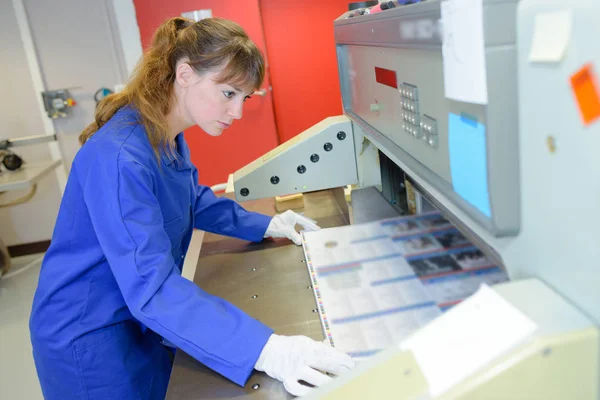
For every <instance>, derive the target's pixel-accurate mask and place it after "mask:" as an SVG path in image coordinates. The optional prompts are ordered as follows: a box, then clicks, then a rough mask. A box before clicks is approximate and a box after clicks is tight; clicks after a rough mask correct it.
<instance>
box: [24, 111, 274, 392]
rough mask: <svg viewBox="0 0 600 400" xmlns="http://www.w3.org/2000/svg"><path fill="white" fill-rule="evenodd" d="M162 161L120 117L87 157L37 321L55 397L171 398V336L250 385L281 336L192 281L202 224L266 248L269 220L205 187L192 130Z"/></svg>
mask: <svg viewBox="0 0 600 400" xmlns="http://www.w3.org/2000/svg"><path fill="white" fill-rule="evenodd" d="M176 143H177V154H176V157H175V158H173V157H172V156H170V155H168V154H167V153H165V152H161V153H160V161H158V160H157V158H156V155H155V153H154V151H153V149H152V146H151V145H150V142H149V140H148V137H147V135H146V132H145V130H144V128H143V126H142V125H141V124H139V123H138V114H137V113H136V112H135V111H134V110H133V109H132V108H130V107H125V108H123V109H121V110H120V111H118V112H117V113H116V114H115V115H114V116H113V117H112V118H111V119H110V120H109V121H108V122H107V123H106V124H105V125H104V126H103V127H102V128H101V129H99V130H98V132H96V133H95V134H94V135H93V136H92V137H91V138H90V139H89V140H88V141H87V142H86V143H85V145H84V146H83V147H82V148H81V149H80V150H79V152H78V153H77V155H76V157H75V160H74V162H73V165H72V168H71V172H70V174H69V180H68V182H67V186H66V189H65V193H64V196H63V199H62V203H61V206H60V210H59V213H58V219H57V222H56V226H55V229H54V233H53V236H52V242H51V245H50V248H49V249H48V251H47V253H46V256H45V257H44V261H43V264H42V269H41V273H40V277H39V283H38V288H37V291H36V293H35V298H34V302H33V309H32V314H31V319H30V332H31V341H32V345H33V354H34V360H35V363H36V368H37V372H38V377H39V379H40V383H41V386H42V391H43V393H44V396H45V397H46V398H47V399H60V400H65V399H102V400H107V399H113V398H114V399H119V400H128V399H155V398H156V399H159V398H160V399H162V398H164V396H165V392H166V387H167V382H168V377H169V373H170V368H171V362H170V357H169V350H167V348H165V347H164V346H162V345H161V344H160V343H161V340H162V338H164V339H166V340H167V341H169V342H171V343H173V344H175V345H176V346H177V347H178V348H180V349H182V350H184V351H185V352H186V353H188V354H190V355H191V356H193V357H194V358H196V359H197V360H199V361H200V362H201V363H203V364H205V365H206V366H208V367H209V368H211V369H213V370H214V371H216V372H218V373H220V374H222V375H223V376H225V377H227V378H229V379H230V380H232V381H233V382H235V383H237V384H239V385H244V384H245V382H246V381H247V379H248V377H249V376H250V374H251V372H252V369H253V367H254V364H255V363H256V360H257V359H258V356H259V355H260V352H261V351H262V349H263V347H264V345H265V343H266V341H267V339H268V338H269V336H270V335H271V333H272V330H271V329H270V328H268V327H267V326H265V325H264V324H262V323H261V322H259V321H257V320H256V319H254V318H252V317H250V316H248V315H247V314H245V313H244V312H243V311H241V310H239V309H238V308H236V307H235V306H233V305H232V304H230V303H228V302H227V301H225V300H223V299H220V298H218V297H215V296H212V295H210V294H208V293H206V292H204V291H203V290H202V289H200V288H199V287H198V286H196V285H195V284H194V283H192V282H190V281H188V280H186V279H184V278H182V277H181V268H182V265H183V259H184V256H185V253H186V251H187V247H188V245H189V242H190V238H191V234H192V227H195V228H198V229H202V230H205V231H209V232H214V233H218V234H222V235H228V236H233V237H237V238H241V239H244V240H249V241H256V242H258V241H260V240H262V239H263V236H264V234H265V231H266V229H267V227H268V224H269V222H270V220H271V218H270V217H268V216H265V215H262V214H257V213H251V212H248V211H246V210H244V209H243V208H242V207H241V206H240V205H238V204H237V203H236V202H234V201H232V200H229V199H226V198H217V197H216V196H215V195H214V194H213V192H212V191H211V190H210V188H207V187H205V186H201V185H198V184H197V182H198V172H197V170H196V168H195V167H194V166H193V165H192V163H191V161H190V152H189V148H188V147H187V144H186V143H185V140H184V137H183V134H179V135H178V136H177V138H176Z"/></svg>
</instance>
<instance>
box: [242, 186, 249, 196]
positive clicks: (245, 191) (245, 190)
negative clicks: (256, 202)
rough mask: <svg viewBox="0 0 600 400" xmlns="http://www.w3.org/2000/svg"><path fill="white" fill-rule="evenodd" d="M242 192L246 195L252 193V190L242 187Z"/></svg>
mask: <svg viewBox="0 0 600 400" xmlns="http://www.w3.org/2000/svg"><path fill="white" fill-rule="evenodd" d="M240 194H241V195H242V196H244V197H246V196H248V195H249V194H250V191H249V190H248V188H242V190H240Z"/></svg>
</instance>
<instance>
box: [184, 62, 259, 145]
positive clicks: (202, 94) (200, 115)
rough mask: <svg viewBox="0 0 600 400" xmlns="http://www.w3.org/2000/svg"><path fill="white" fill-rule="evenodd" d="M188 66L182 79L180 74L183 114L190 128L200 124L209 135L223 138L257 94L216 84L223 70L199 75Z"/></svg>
mask: <svg viewBox="0 0 600 400" xmlns="http://www.w3.org/2000/svg"><path fill="white" fill-rule="evenodd" d="M185 65H186V66H187V67H188V68H189V70H188V69H187V68H185V67H184V71H182V73H181V77H180V76H179V75H180V74H179V72H180V71H177V72H178V77H177V82H178V83H180V88H179V95H178V96H177V97H178V99H177V100H178V103H179V107H180V115H181V116H182V117H183V118H184V119H185V122H186V123H187V124H189V125H190V126H192V125H198V126H199V127H200V128H202V130H204V131H205V132H206V133H208V134H209V135H211V136H219V135H221V133H223V130H224V129H227V128H229V127H230V126H231V124H232V123H233V120H234V119H240V118H242V108H243V106H244V101H245V100H246V99H247V98H248V97H249V96H250V95H251V94H252V92H253V91H252V90H250V89H249V88H239V87H233V86H231V85H229V84H226V83H216V82H215V79H216V77H217V76H218V75H219V73H220V72H221V71H220V70H216V71H210V72H204V73H202V74H198V73H196V72H195V71H194V70H193V69H192V68H191V67H190V66H189V65H187V64H185ZM180 81H182V82H180ZM176 92H177V91H176Z"/></svg>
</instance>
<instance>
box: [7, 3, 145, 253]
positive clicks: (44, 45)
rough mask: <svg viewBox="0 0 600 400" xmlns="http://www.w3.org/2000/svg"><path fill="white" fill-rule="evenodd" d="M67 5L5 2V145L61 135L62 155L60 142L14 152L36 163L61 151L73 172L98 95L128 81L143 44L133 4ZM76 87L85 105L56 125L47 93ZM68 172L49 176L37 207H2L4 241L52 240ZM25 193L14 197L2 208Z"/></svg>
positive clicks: (40, 187) (76, 94) (35, 200)
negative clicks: (47, 106) (46, 100)
mask: <svg viewBox="0 0 600 400" xmlns="http://www.w3.org/2000/svg"><path fill="white" fill-rule="evenodd" d="M63 3H65V4H63V7H62V8H59V9H57V8H55V6H53V5H52V4H49V3H47V2H39V0H0V26H2V34H1V35H0V54H2V59H1V60H0V77H1V78H0V93H2V97H1V98H0V140H1V139H7V138H14V137H20V136H29V135H36V134H45V133H48V132H52V133H57V134H58V137H59V143H60V150H58V149H59V146H58V145H57V144H54V145H53V146H52V150H51V149H50V148H49V146H48V145H47V144H41V145H35V146H24V147H18V148H15V150H14V151H15V152H16V153H18V154H19V155H21V156H22V157H23V158H24V159H25V160H26V161H30V162H33V161H39V160H49V159H52V156H56V154H55V153H60V156H61V157H62V158H63V164H64V167H61V168H64V169H66V170H68V169H69V168H70V164H71V162H72V160H73V158H74V157H75V154H76V153H77V151H78V150H79V144H78V141H77V137H78V135H79V133H80V132H81V130H82V129H83V128H84V127H85V126H86V125H87V124H89V123H90V122H92V119H93V114H94V107H95V103H94V101H93V99H92V97H93V93H94V91H95V90H97V89H98V88H99V87H101V86H107V87H109V88H111V89H113V88H114V87H115V86H116V85H119V84H123V83H126V81H127V79H128V76H129V75H130V74H131V72H132V70H133V68H134V67H135V65H136V63H137V62H138V60H139V58H140V57H141V55H142V46H141V39H140V33H139V28H138V25H137V20H136V15H135V7H134V4H133V0H85V1H79V0H69V1H64V2H63ZM44 21H46V22H48V23H47V24H44ZM27 24H30V26H29V29H28V28H27V26H26V25H27ZM45 86H48V87H47V88H46V87H45ZM70 86H76V87H77V86H78V87H79V88H76V89H73V90H72V92H71V94H72V95H73V97H75V99H76V100H77V101H78V103H79V104H78V106H76V107H75V108H74V109H73V115H72V116H71V117H69V118H66V119H59V120H56V121H54V122H52V120H50V119H48V117H47V116H46V115H45V113H44V112H43V111H42V110H41V108H43V107H42V106H41V105H40V102H39V99H40V98H41V91H43V90H45V89H58V88H63V87H70ZM51 151H53V152H54V153H52V154H51ZM64 169H63V170H62V171H61V173H62V177H61V176H60V173H59V174H58V175H59V176H58V178H57V176H55V175H53V174H51V175H49V176H47V177H46V178H44V179H43V180H42V181H41V182H40V183H39V184H38V192H37V194H36V195H35V197H34V198H33V199H32V200H30V201H29V202H27V203H25V204H23V205H19V206H14V207H10V208H4V209H2V208H0V237H2V240H3V241H4V242H5V244H6V245H8V246H11V245H17V244H24V243H32V242H37V241H43V240H49V239H50V238H51V236H52V231H53V229H54V223H55V221H56V216H57V213H58V208H59V206H60V199H61V187H63V186H64V181H65V175H64V171H65V170H64ZM24 194H25V192H22V191H19V192H17V191H11V192H6V193H5V194H2V195H0V204H1V203H4V202H7V201H9V200H11V199H14V198H17V197H20V196H22V195H24Z"/></svg>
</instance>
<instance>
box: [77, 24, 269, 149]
mask: <svg viewBox="0 0 600 400" xmlns="http://www.w3.org/2000/svg"><path fill="white" fill-rule="evenodd" d="M183 59H185V60H186V61H187V62H188V64H189V65H190V66H192V68H194V70H195V71H196V72H197V73H202V72H203V71H207V70H214V69H215V68H219V67H223V69H222V72H221V73H220V74H219V75H218V76H217V79H216V82H217V83H228V84H231V85H232V86H234V87H250V86H251V87H252V88H254V89H258V88H259V87H260V85H261V84H262V81H263V79H264V75H265V66H264V59H263V56H262V53H261V52H260V50H259V49H258V48H257V47H256V45H255V44H254V43H253V42H252V41H251V40H250V38H249V37H248V35H247V34H246V32H245V31H244V30H243V29H242V27H240V26H239V25H238V24H236V23H235V22H232V21H228V20H225V19H221V18H207V19H203V20H200V21H198V22H194V21H193V20H190V19H186V18H180V17H176V18H171V19H169V20H167V21H165V22H163V23H162V24H161V25H160V26H159V27H158V29H157V31H156V32H155V34H154V36H153V38H152V45H151V46H150V48H149V49H148V50H147V51H146V52H145V53H144V56H143V57H142V59H141V60H140V62H139V63H138V65H137V66H136V69H135V71H134V73H133V76H132V78H131V81H130V82H129V83H128V84H127V86H126V87H125V89H123V90H122V91H120V92H118V93H114V94H111V95H109V96H107V97H105V98H103V99H102V100H101V101H100V102H99V103H98V106H97V108H96V115H95V118H94V119H95V120H94V122H93V123H91V124H90V125H89V126H88V127H86V128H85V129H84V130H83V132H82V133H81V135H80V136H79V142H80V143H81V144H82V145H83V144H84V143H85V142H86V140H87V139H89V138H90V137H91V136H92V135H93V134H94V133H95V132H96V131H97V130H98V129H100V128H101V127H102V125H104V124H105V123H106V122H107V121H108V120H109V119H110V118H111V117H112V116H113V115H114V114H115V113H116V112H117V111H118V110H119V109H120V108H122V107H124V106H126V105H131V106H133V108H135V109H136V110H138V111H139V114H140V120H141V121H140V122H141V123H142V125H143V126H144V128H145V129H146V133H147V135H148V138H149V139H150V143H151V144H152V147H153V148H154V151H155V153H156V155H157V157H158V154H159V147H162V148H164V149H167V148H168V149H169V150H170V151H171V152H172V151H173V143H171V140H170V138H169V131H168V125H167V120H166V116H167V114H168V113H169V110H170V109H171V106H172V103H173V87H174V82H175V67H176V65H177V62H178V61H180V60H183Z"/></svg>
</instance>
